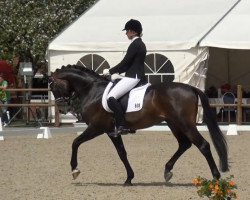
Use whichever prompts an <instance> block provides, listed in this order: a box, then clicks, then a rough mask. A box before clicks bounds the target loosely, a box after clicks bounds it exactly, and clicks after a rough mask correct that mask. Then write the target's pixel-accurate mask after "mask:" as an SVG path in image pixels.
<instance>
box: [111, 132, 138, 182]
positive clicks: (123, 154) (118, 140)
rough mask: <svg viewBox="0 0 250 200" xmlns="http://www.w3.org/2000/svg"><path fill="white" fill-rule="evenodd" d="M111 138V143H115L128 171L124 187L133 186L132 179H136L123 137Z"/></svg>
mask: <svg viewBox="0 0 250 200" xmlns="http://www.w3.org/2000/svg"><path fill="white" fill-rule="evenodd" d="M109 138H110V139H111V141H112V142H113V144H114V146H115V148H116V150H117V153H118V155H119V157H120V159H121V161H122V162H123V164H124V166H125V168H126V171H127V180H126V181H125V183H124V185H125V186H131V185H132V183H131V181H132V179H133V178H134V172H133V169H132V168H131V166H130V164H129V162H128V158H127V152H126V150H125V147H124V145H123V141H122V137H121V136H118V137H111V136H109Z"/></svg>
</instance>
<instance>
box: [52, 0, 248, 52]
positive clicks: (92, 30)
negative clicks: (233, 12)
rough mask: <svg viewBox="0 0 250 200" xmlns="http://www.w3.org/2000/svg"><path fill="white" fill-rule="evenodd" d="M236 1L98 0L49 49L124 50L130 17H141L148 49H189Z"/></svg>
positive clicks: (139, 18) (126, 43) (195, 44)
mask: <svg viewBox="0 0 250 200" xmlns="http://www.w3.org/2000/svg"><path fill="white" fill-rule="evenodd" d="M246 1H247V0H246ZM236 2H237V0H202V1H201V0H154V1H152V0H136V1H135V0H99V1H98V2H97V3H96V4H95V5H94V6H93V7H91V8H90V9H89V10H88V11H87V12H85V13H84V14H83V15H81V16H80V17H79V18H78V19H77V20H76V21H75V22H74V23H72V24H71V25H70V26H69V27H68V28H67V29H65V30H64V31H63V32H62V33H61V34H60V35H58V37H56V38H55V39H54V40H53V41H52V42H51V43H50V44H49V47H48V50H65V51H66V50H67V51H124V50H126V49H127V46H128V39H127V38H126V36H125V33H124V32H122V29H123V27H124V24H125V23H126V22H127V21H128V20H129V19H131V18H135V19H138V20H140V21H141V23H142V26H143V34H144V35H143V40H144V41H145V43H146V44H147V48H148V50H181V49H190V48H192V47H195V46H197V44H198V42H199V41H200V40H201V38H202V37H203V36H204V35H205V34H206V33H207V32H208V31H209V30H210V29H211V28H212V27H213V26H214V25H215V24H216V23H217V22H218V21H219V20H220V19H221V18H223V16H224V15H225V14H226V13H227V11H228V10H230V8H232V7H233V5H234V4H235V3H236Z"/></svg>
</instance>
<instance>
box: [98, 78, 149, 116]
mask: <svg viewBox="0 0 250 200" xmlns="http://www.w3.org/2000/svg"><path fill="white" fill-rule="evenodd" d="M112 85H113V83H112V82H109V84H108V85H107V87H106V89H105V90H104V93H103V96H102V106H103V108H104V109H105V110H106V111H107V112H112V110H110V108H109V107H108V103H107V96H108V93H109V91H110V88H111V87H112ZM150 85H151V84H150V83H147V84H146V85H143V86H140V87H137V88H134V89H132V90H131V91H130V92H129V99H128V106H127V110H126V112H135V111H139V110H141V109H142V106H143V99H144V95H145V92H146V89H147V88H148V86H150Z"/></svg>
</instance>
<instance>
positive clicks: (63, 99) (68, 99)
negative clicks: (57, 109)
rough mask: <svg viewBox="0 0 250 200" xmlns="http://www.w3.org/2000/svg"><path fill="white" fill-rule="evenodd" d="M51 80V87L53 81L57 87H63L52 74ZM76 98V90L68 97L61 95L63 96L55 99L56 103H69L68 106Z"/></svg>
mask: <svg viewBox="0 0 250 200" xmlns="http://www.w3.org/2000/svg"><path fill="white" fill-rule="evenodd" d="M50 80H51V81H50V82H49V87H50V85H51V84H52V83H53V84H54V85H55V86H56V87H59V88H61V89H63V88H62V87H61V86H60V85H59V84H58V83H57V82H56V80H55V79H54V78H53V77H52V76H51V77H50ZM75 98H76V93H75V92H72V93H71V95H70V96H69V97H68V96H61V97H58V98H56V99H55V103H65V104H67V105H68V106H69V105H70V102H71V101H72V100H74V99H75Z"/></svg>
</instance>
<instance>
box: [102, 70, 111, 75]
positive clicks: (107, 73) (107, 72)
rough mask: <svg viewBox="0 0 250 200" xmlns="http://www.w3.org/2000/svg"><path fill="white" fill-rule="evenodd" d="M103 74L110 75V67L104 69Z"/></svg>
mask: <svg viewBox="0 0 250 200" xmlns="http://www.w3.org/2000/svg"><path fill="white" fill-rule="evenodd" d="M102 74H103V75H104V76H108V75H110V73H109V69H104V70H103V72H102Z"/></svg>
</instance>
